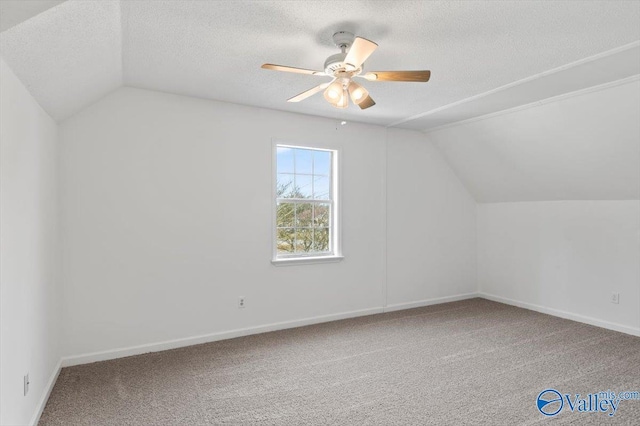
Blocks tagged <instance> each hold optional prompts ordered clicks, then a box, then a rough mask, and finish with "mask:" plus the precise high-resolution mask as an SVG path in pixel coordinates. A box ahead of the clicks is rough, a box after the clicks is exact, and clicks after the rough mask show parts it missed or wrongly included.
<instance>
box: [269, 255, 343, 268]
mask: <svg viewBox="0 0 640 426" xmlns="http://www.w3.org/2000/svg"><path fill="white" fill-rule="evenodd" d="M342 259H344V256H316V257H311V256H310V257H293V258H290V259H273V260H272V261H271V263H272V264H273V265H274V266H293V265H311V264H314V263H336V262H340V261H342Z"/></svg>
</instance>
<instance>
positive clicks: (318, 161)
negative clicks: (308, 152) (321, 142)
mask: <svg viewBox="0 0 640 426" xmlns="http://www.w3.org/2000/svg"><path fill="white" fill-rule="evenodd" d="M330 171H331V153H330V152H328V151H314V152H313V174H314V175H324V176H329V175H330V174H331V173H330Z"/></svg>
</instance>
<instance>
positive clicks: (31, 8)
mask: <svg viewBox="0 0 640 426" xmlns="http://www.w3.org/2000/svg"><path fill="white" fill-rule="evenodd" d="M63 1H64V0H0V32H2V31H4V30H7V29H9V28H11V27H13V26H16V25H18V24H19V23H21V22H24V21H26V20H27V19H29V18H32V17H34V16H36V15H37V14H39V13H42V12H44V11H45V10H47V9H51V8H52V7H53V6H57V5H59V4H60V3H62V2H63Z"/></svg>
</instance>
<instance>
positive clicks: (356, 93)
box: [349, 81, 369, 105]
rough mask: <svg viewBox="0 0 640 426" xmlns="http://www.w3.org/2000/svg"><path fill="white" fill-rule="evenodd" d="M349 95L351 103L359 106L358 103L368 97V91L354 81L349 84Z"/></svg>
mask: <svg viewBox="0 0 640 426" xmlns="http://www.w3.org/2000/svg"><path fill="white" fill-rule="evenodd" d="M349 95H351V100H352V101H353V103H354V104H356V105H359V104H360V102H362V101H364V100H365V99H366V98H367V97H368V96H369V91H368V90H367V89H365V88H364V87H362V86H361V85H359V84H358V83H356V82H355V81H352V82H351V83H349Z"/></svg>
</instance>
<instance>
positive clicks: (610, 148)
mask: <svg viewBox="0 0 640 426" xmlns="http://www.w3.org/2000/svg"><path fill="white" fill-rule="evenodd" d="M625 81H626V82H624V83H623V81H619V82H617V83H613V84H607V85H604V87H602V86H600V88H599V89H598V90H596V88H593V89H589V90H587V91H586V93H585V92H584V91H583V92H581V93H579V94H576V95H571V96H566V97H563V98H562V99H557V100H555V101H550V102H546V103H544V104H542V105H537V106H536V105H534V106H532V107H530V108H526V109H521V110H517V111H512V112H507V113H503V114H499V115H495V116H492V117H486V118H482V119H475V120H472V121H469V122H466V123H462V124H458V125H455V126H451V127H449V128H444V129H441V130H435V131H432V132H429V133H428V134H427V137H428V138H429V139H430V140H431V141H433V142H434V143H436V144H437V145H438V147H439V148H440V150H441V152H442V153H443V154H444V156H445V157H446V159H447V161H448V162H449V164H451V166H452V167H453V169H454V170H455V172H456V174H457V175H458V176H459V177H460V179H461V180H462V182H463V183H464V184H465V186H466V187H467V189H469V191H470V192H471V193H472V194H473V196H474V198H475V199H476V200H477V201H479V202H511V201H543V200H637V199H640V143H639V141H640V122H639V121H638V119H639V118H640V77H637V76H636V77H631V78H629V79H626V80H625ZM608 86H612V87H608ZM592 90H593V91H592Z"/></svg>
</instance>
